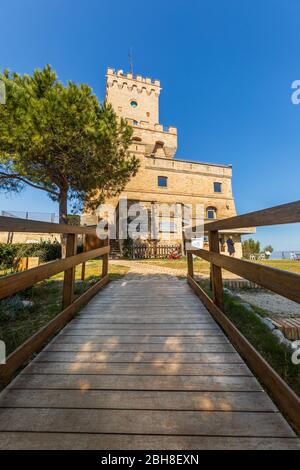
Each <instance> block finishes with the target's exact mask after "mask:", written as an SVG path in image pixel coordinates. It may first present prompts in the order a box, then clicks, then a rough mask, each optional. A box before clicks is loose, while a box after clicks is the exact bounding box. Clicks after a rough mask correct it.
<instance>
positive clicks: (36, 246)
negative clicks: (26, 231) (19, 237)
mask: <svg viewBox="0 0 300 470" xmlns="http://www.w3.org/2000/svg"><path fill="white" fill-rule="evenodd" d="M28 256H38V257H39V258H40V261H41V262H47V261H52V260H54V259H57V258H60V257H61V245H60V243H58V242H57V241H54V242H50V241H41V242H40V243H15V244H6V243H0V269H10V268H12V267H13V265H14V259H20V258H25V257H28Z"/></svg>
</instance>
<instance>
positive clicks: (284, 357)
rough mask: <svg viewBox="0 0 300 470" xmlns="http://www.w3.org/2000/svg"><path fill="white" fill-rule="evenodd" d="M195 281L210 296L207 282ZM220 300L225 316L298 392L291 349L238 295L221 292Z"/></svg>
mask: <svg viewBox="0 0 300 470" xmlns="http://www.w3.org/2000/svg"><path fill="white" fill-rule="evenodd" d="M199 284H200V285H201V287H202V288H203V289H204V290H205V292H206V293H207V294H208V295H209V296H210V297H212V293H211V290H210V286H209V282H208V281H206V280H204V281H200V282H199ZM224 303H225V313H226V315H227V317H228V318H229V319H230V320H231V321H232V323H233V324H234V325H235V326H236V327H237V328H238V329H239V331H240V332H241V333H242V334H243V335H244V336H245V337H246V338H247V339H248V341H249V342H250V343H251V344H252V346H254V347H255V349H256V350H257V351H258V352H259V353H260V354H261V355H262V356H263V357H264V358H265V359H266V361H268V363H269V364H270V365H271V366H272V367H273V369H275V370H276V372H277V373H278V374H279V375H280V376H281V377H282V378H283V380H285V381H286V382H287V383H288V384H289V386H290V387H291V388H292V389H293V390H294V391H295V392H296V393H297V394H298V395H299V396H300V365H295V364H293V363H292V361H291V355H292V352H291V350H289V349H288V348H287V347H286V346H284V345H282V344H279V343H278V341H277V339H276V337H275V336H274V335H273V334H272V333H271V331H270V330H269V329H268V328H267V327H266V325H264V324H263V323H262V322H261V321H260V320H259V318H257V317H256V316H255V315H254V313H251V312H249V311H248V310H247V309H246V308H245V307H244V306H243V305H242V303H243V301H242V300H241V299H239V298H237V297H234V296H231V295H229V294H227V293H224ZM253 310H254V311H255V312H256V313H259V315H261V316H267V315H268V314H267V312H266V311H264V310H263V309H261V308H259V307H256V306H253Z"/></svg>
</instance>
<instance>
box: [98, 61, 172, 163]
mask: <svg viewBox="0 0 300 470" xmlns="http://www.w3.org/2000/svg"><path fill="white" fill-rule="evenodd" d="M160 91H161V88H160V81H159V80H152V79H151V78H143V77H142V76H141V75H136V76H133V75H132V74H131V73H127V74H124V73H123V71H122V70H118V71H117V72H115V71H114V69H111V68H108V69H107V74H106V97H105V99H106V101H107V102H108V103H111V105H112V106H113V108H114V110H115V112H116V114H117V115H118V116H120V117H122V118H124V119H126V120H127V121H128V123H129V124H130V125H131V126H132V127H133V131H134V133H133V141H134V143H135V144H136V145H137V146H138V147H139V150H140V151H141V152H142V153H144V154H145V155H146V156H156V157H165V158H173V157H174V155H175V152H176V149H177V129H176V127H168V128H164V126H163V125H161V124H160V123H159V95H160Z"/></svg>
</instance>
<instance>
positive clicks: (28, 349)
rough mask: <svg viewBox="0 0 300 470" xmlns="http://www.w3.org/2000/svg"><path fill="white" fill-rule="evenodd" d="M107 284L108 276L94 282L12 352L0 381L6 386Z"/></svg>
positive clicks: (1, 371) (2, 368)
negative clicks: (27, 361)
mask: <svg viewBox="0 0 300 470" xmlns="http://www.w3.org/2000/svg"><path fill="white" fill-rule="evenodd" d="M108 282H109V278H108V276H105V277H103V278H102V279H100V281H98V282H96V284H94V285H93V286H92V287H90V288H89V289H88V290H87V291H86V292H84V293H83V294H82V295H81V296H80V297H78V298H77V299H76V300H75V301H74V302H73V303H72V304H71V305H69V307H67V308H66V309H64V310H63V311H62V312H60V313H59V314H58V315H56V317H54V318H53V319H52V320H51V321H50V322H49V323H47V324H46V325H45V326H43V327H42V328H41V329H40V330H39V331H37V332H36V333H35V334H34V335H33V336H31V337H30V338H29V339H28V340H27V341H25V342H24V343H23V344H21V346H19V347H18V348H17V349H16V350H15V351H14V352H12V353H11V354H10V355H9V356H8V358H7V360H6V364H2V365H0V378H1V381H2V382H3V383H5V384H7V383H8V382H9V381H10V380H11V378H12V376H13V374H14V372H15V371H16V370H17V369H18V368H19V367H20V366H21V365H22V364H23V363H24V362H25V361H26V360H27V359H28V358H29V357H30V356H31V355H32V354H34V353H36V352H37V351H39V350H40V349H41V348H42V347H43V346H44V344H45V342H46V341H48V340H49V339H50V338H51V337H52V336H53V335H54V334H55V333H57V332H58V331H59V330H61V329H62V328H63V327H64V326H65V324H66V323H68V322H69V321H70V320H71V318H73V316H74V315H75V313H76V312H78V310H80V308H81V307H83V306H84V305H85V304H87V302H88V301H89V300H90V299H91V298H92V297H93V296H94V295H95V294H97V292H99V290H100V289H101V288H102V287H103V286H104V285H105V284H107V283H108Z"/></svg>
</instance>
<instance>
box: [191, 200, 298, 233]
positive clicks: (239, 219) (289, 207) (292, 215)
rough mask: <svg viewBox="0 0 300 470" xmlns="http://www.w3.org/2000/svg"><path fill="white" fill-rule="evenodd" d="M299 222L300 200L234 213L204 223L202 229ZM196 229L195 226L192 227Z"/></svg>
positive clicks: (228, 228)
mask: <svg viewBox="0 0 300 470" xmlns="http://www.w3.org/2000/svg"><path fill="white" fill-rule="evenodd" d="M299 222H300V201H295V202H290V203H289V204H282V205H280V206H275V207H270V208H268V209H262V210H260V211H255V212H249V213H248V214H242V215H236V216H234V217H228V218H227V219H221V220H216V221H215V222H207V223H206V224H204V231H205V232H209V231H212V230H213V231H214V230H231V229H236V228H247V227H265V226H267V225H282V224H294V223H299ZM193 230H196V227H193Z"/></svg>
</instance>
